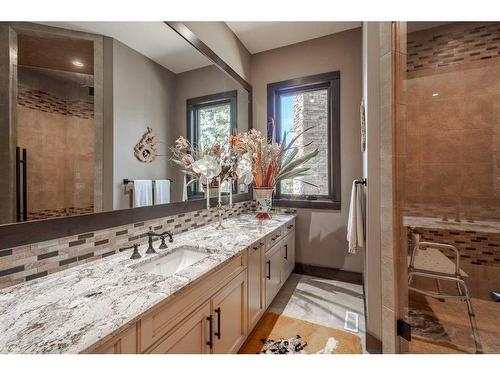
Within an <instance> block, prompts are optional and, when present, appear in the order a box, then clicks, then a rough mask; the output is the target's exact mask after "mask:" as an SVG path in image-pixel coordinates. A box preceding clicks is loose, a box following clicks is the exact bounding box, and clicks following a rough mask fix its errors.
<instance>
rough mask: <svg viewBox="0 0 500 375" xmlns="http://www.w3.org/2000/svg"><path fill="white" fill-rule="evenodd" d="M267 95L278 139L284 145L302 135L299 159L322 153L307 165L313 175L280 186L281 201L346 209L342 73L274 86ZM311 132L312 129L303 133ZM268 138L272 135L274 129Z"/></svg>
mask: <svg viewBox="0 0 500 375" xmlns="http://www.w3.org/2000/svg"><path fill="white" fill-rule="evenodd" d="M267 95H268V116H269V118H272V117H273V118H274V119H275V121H276V130H275V132H276V141H277V142H281V141H282V140H283V136H284V134H285V132H286V133H287V142H289V141H290V140H291V139H292V138H294V137H296V136H297V137H298V138H297V141H296V143H295V145H296V146H297V147H298V148H299V153H298V155H304V154H306V153H308V152H310V151H313V150H314V149H316V148H317V149H318V150H319V154H318V156H317V157H316V158H314V159H312V160H310V161H309V162H308V163H307V164H306V165H305V166H307V167H309V168H310V171H309V173H310V175H309V176H306V177H301V178H297V179H294V180H286V181H281V182H280V183H279V185H278V186H277V189H276V199H277V203H278V204H280V203H281V202H283V203H286V204H287V205H289V206H293V207H319V208H321V207H324V208H331V209H340V73H339V72H338V71H337V72H331V73H324V74H318V75H314V76H308V77H303V78H297V79H292V80H288V81H283V82H277V83H272V84H269V85H268V86H267ZM307 128H311V129H310V130H308V131H307V132H305V133H302V132H303V131H304V130H305V129H307ZM268 137H269V138H271V137H272V128H271V127H269V128H268ZM302 181H304V182H302ZM308 183H309V184H308ZM311 184H314V185H316V186H312V185H311Z"/></svg>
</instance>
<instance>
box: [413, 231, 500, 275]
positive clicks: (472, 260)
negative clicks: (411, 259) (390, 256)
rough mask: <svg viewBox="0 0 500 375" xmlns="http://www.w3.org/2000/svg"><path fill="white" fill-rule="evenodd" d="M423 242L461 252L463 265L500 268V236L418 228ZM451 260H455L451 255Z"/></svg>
mask: <svg viewBox="0 0 500 375" xmlns="http://www.w3.org/2000/svg"><path fill="white" fill-rule="evenodd" d="M414 231H415V232H416V233H419V234H420V235H421V239H420V240H421V241H430V242H438V243H445V244H448V245H453V246H455V247H456V248H457V249H458V251H459V252H460V263H461V264H464V263H465V264H467V263H469V264H474V265H484V266H492V267H500V234H498V233H478V232H472V231H453V230H443V229H424V228H416V229H415V230H414ZM450 259H454V257H453V256H452V254H450Z"/></svg>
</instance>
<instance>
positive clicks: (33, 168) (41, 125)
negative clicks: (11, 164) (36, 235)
mask: <svg viewBox="0 0 500 375" xmlns="http://www.w3.org/2000/svg"><path fill="white" fill-rule="evenodd" d="M66 75H67V76H71V73H67V74H66ZM17 99H18V105H17V120H18V121H17V143H18V146H20V147H22V148H26V149H27V152H28V185H27V186H28V220H37V219H45V218H50V217H60V216H69V215H77V214H82V213H90V212H94V178H95V177H94V175H95V158H96V156H95V125H94V103H93V97H92V96H89V95H88V90H87V88H86V87H82V86H81V85H80V84H78V83H76V82H73V81H72V80H71V78H67V77H66V76H64V77H61V76H59V75H57V71H56V73H53V72H51V73H48V72H47V71H45V70H39V69H34V68H29V67H25V66H20V67H19V69H18V98H17Z"/></svg>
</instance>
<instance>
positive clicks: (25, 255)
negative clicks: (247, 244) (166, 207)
mask: <svg viewBox="0 0 500 375" xmlns="http://www.w3.org/2000/svg"><path fill="white" fill-rule="evenodd" d="M253 210H254V205H253V203H252V202H250V201H248V202H241V203H237V204H235V205H234V206H233V208H232V209H229V208H228V207H227V206H226V207H225V211H224V213H223V215H224V217H234V216H239V215H241V214H243V213H247V212H249V211H253ZM285 210H286V209H285ZM216 220H217V214H216V211H215V210H214V209H212V210H210V211H207V210H206V209H205V210H200V211H193V212H187V213H182V214H178V215H173V216H167V217H163V218H159V219H155V220H150V221H146V222H140V223H134V224H129V225H124V226H120V227H114V228H109V229H104V230H100V231H96V232H91V233H82V234H79V235H75V236H69V237H64V238H59V239H55V240H50V241H45V242H40V243H34V244H30V245H25V246H20V247H17V248H12V249H0V289H1V288H5V287H8V286H11V285H14V284H18V283H21V282H23V281H29V280H32V279H36V278H38V277H43V276H46V275H48V274H52V273H55V272H58V271H62V270H64V269H67V268H70V267H74V266H76V265H80V264H83V263H87V262H91V261H94V260H97V259H101V258H105V257H108V256H112V255H113V254H116V252H117V251H118V250H119V249H120V248H123V247H128V246H131V245H132V244H134V243H141V244H143V243H147V235H146V233H147V232H148V231H149V227H150V226H151V227H153V229H154V230H155V231H160V230H161V231H165V230H170V231H171V232H172V233H173V234H174V235H175V234H177V233H181V232H186V231H188V230H190V229H193V228H197V227H200V226H203V225H206V224H209V223H211V222H214V221H216Z"/></svg>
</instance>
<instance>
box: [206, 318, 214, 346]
mask: <svg viewBox="0 0 500 375" xmlns="http://www.w3.org/2000/svg"><path fill="white" fill-rule="evenodd" d="M207 320H208V341H207V345H208V347H209V348H210V349H212V348H213V347H214V343H213V341H212V336H213V334H214V327H213V325H212V315H210V316H209V317H207Z"/></svg>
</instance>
